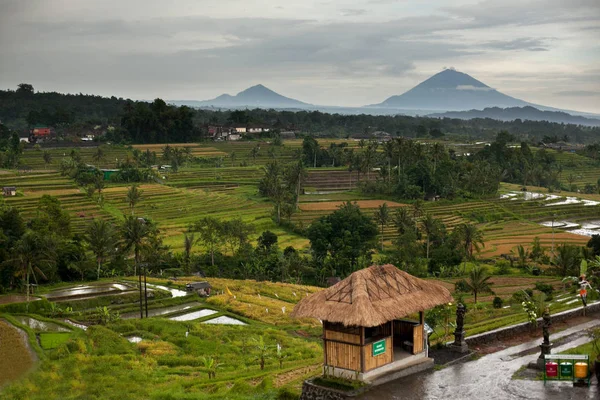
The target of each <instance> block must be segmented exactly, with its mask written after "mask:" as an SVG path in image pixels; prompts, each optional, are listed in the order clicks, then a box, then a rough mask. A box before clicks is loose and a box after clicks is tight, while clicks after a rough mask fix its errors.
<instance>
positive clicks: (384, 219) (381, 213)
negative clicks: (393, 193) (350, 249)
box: [374, 203, 390, 251]
mask: <svg viewBox="0 0 600 400" xmlns="http://www.w3.org/2000/svg"><path fill="white" fill-rule="evenodd" d="M374 219H375V222H376V223H377V224H379V225H380V226H381V250H382V251H383V228H385V226H386V225H387V224H388V222H389V221H390V211H389V208H388V205H387V203H383V204H382V205H380V206H379V209H378V210H377V211H375V215H374Z"/></svg>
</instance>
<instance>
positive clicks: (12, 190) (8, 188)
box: [2, 186, 17, 197]
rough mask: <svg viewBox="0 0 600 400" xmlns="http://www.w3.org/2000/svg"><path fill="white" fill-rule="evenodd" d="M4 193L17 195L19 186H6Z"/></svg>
mask: <svg viewBox="0 0 600 400" xmlns="http://www.w3.org/2000/svg"><path fill="white" fill-rule="evenodd" d="M2 194H3V195H4V196H7V197H8V196H16V195H17V188H16V187H15V186H4V187H3V188H2Z"/></svg>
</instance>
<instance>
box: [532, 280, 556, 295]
mask: <svg viewBox="0 0 600 400" xmlns="http://www.w3.org/2000/svg"><path fill="white" fill-rule="evenodd" d="M535 289H536V290H539V291H540V292H542V293H544V294H545V295H546V296H552V292H554V287H553V286H552V285H550V284H547V283H544V282H536V283H535Z"/></svg>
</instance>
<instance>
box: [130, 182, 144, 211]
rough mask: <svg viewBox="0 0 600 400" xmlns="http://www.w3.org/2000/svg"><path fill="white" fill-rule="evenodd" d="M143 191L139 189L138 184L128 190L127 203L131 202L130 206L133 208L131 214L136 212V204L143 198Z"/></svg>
mask: <svg viewBox="0 0 600 400" xmlns="http://www.w3.org/2000/svg"><path fill="white" fill-rule="evenodd" d="M142 193H144V192H143V191H142V190H139V189H138V186H137V185H131V187H130V188H129V189H128V190H127V203H128V204H129V208H131V215H133V214H134V207H135V205H136V204H137V203H139V202H140V200H141V199H142Z"/></svg>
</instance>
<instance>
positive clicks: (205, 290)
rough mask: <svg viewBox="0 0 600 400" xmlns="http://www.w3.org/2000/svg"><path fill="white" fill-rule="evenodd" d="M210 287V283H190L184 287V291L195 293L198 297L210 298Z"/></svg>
mask: <svg viewBox="0 0 600 400" xmlns="http://www.w3.org/2000/svg"><path fill="white" fill-rule="evenodd" d="M211 289H212V286H211V285H210V283H208V282H206V281H204V282H191V283H187V284H186V285H185V290H187V291H188V292H196V293H198V295H199V296H202V297H208V296H210V291H211Z"/></svg>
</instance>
